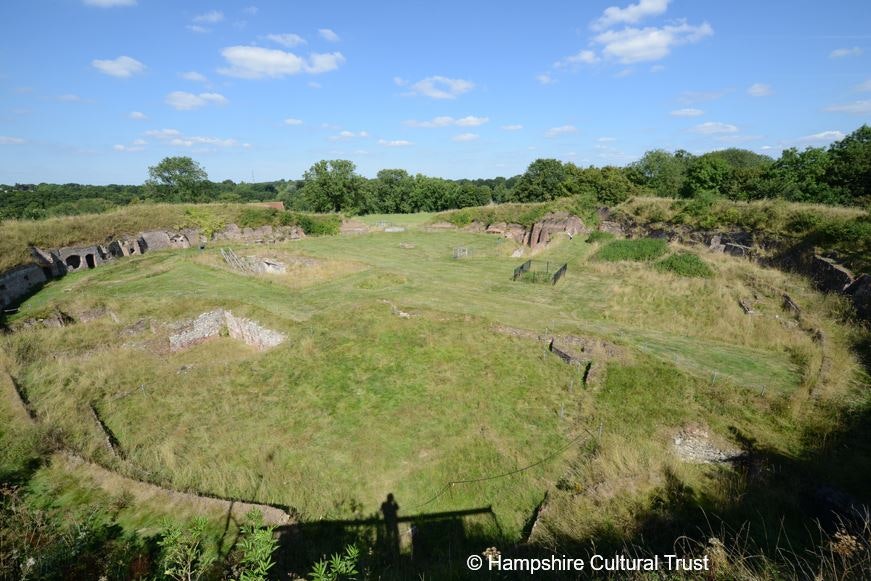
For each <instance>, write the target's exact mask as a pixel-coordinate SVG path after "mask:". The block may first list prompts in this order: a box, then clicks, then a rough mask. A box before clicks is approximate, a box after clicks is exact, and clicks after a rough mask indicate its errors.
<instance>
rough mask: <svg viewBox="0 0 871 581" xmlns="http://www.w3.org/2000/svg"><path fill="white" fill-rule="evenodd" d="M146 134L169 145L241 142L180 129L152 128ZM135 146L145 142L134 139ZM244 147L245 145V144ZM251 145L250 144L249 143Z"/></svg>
mask: <svg viewBox="0 0 871 581" xmlns="http://www.w3.org/2000/svg"><path fill="white" fill-rule="evenodd" d="M145 135H147V136H149V137H154V138H155V139H159V140H160V141H162V142H164V143H165V144H167V145H171V146H173V147H193V146H195V145H199V146H209V145H212V146H215V147H236V146H238V145H240V144H239V142H238V141H236V140H235V139H223V138H220V137H203V136H200V135H191V136H188V135H183V134H182V133H181V131H179V130H178V129H152V130H150V131H146V132H145ZM133 145H134V146H138V145H144V142H139V141H134V142H133ZM243 147H244V145H243ZM249 147H250V144H249Z"/></svg>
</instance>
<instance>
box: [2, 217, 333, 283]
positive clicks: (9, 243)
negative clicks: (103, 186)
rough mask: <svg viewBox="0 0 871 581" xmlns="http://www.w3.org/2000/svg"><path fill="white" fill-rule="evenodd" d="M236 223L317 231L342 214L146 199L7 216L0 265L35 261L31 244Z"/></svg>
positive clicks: (206, 228)
mask: <svg viewBox="0 0 871 581" xmlns="http://www.w3.org/2000/svg"><path fill="white" fill-rule="evenodd" d="M234 223H235V224H239V225H240V226H241V225H244V226H251V227H256V226H263V225H266V224H272V225H276V226H278V225H285V226H286V225H297V226H299V227H300V228H302V229H303V231H305V232H306V234H311V235H315V236H316V235H320V234H336V233H337V232H338V229H339V224H340V223H341V216H337V215H331V214H306V213H302V212H282V211H280V210H275V209H272V208H258V207H251V206H247V205H244V204H203V205H185V204H142V205H137V206H127V207H124V208H117V209H114V210H111V211H109V212H106V213H104V214H86V215H82V216H69V217H64V218H50V219H48V220H5V221H3V222H0V271H3V270H6V269H8V268H11V267H13V266H16V265H19V264H24V263H26V262H30V261H31V256H30V252H29V251H28V246H31V245H33V246H38V247H40V248H45V249H49V248H60V247H62V246H75V245H80V244H81V245H85V244H94V243H95V242H100V241H106V240H111V239H114V238H118V237H121V236H132V235H135V234H138V233H139V232H143V231H146V230H153V229H157V228H170V229H180V228H199V229H201V230H203V232H204V233H205V234H207V235H208V234H210V233H213V232H216V231H218V230H220V229H222V228H223V227H224V226H225V225H227V224H234Z"/></svg>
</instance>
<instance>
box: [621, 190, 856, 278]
mask: <svg viewBox="0 0 871 581" xmlns="http://www.w3.org/2000/svg"><path fill="white" fill-rule="evenodd" d="M615 211H616V212H617V214H618V215H619V214H625V215H628V216H631V217H632V218H633V219H637V220H640V221H642V222H647V223H667V224H675V225H680V224H684V225H687V226H691V227H693V228H701V229H738V230H744V231H747V232H755V233H759V234H764V235H769V236H774V237H781V238H786V239H790V240H794V241H796V242H798V241H800V240H807V241H809V242H810V243H811V244H814V245H817V246H819V247H821V248H824V249H826V250H834V251H836V252H838V253H839V254H840V255H841V256H842V258H843V259H844V260H845V261H846V262H847V263H848V264H849V265H850V266H851V267H852V268H855V269H857V270H860V271H862V270H869V269H871V216H869V215H868V213H867V212H866V211H864V210H862V209H859V208H846V207H837V206H825V205H816V204H796V203H789V202H785V201H783V200H764V201H757V202H732V201H728V200H722V199H702V200H675V199H671V198H649V197H639V198H633V199H631V200H629V201H627V202H625V203H623V204H621V205H620V206H618V207H617V208H616V209H615Z"/></svg>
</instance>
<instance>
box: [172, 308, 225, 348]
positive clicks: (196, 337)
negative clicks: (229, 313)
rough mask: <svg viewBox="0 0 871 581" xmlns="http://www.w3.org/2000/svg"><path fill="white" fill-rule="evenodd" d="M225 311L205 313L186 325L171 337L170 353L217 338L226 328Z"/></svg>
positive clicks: (218, 310)
mask: <svg viewBox="0 0 871 581" xmlns="http://www.w3.org/2000/svg"><path fill="white" fill-rule="evenodd" d="M224 324H225V323H224V311H223V310H222V309H217V310H214V311H209V312H207V313H203V314H202V315H200V316H199V317H197V318H196V319H194V320H193V321H189V322H187V323H184V324H183V325H182V326H181V329H179V330H178V332H177V333H174V334H172V335H170V336H169V349H170V351H173V352H175V351H181V350H182V349H187V348H188V347H190V346H192V345H196V344H197V343H202V342H203V341H205V340H207V339H210V338H212V337H217V336H218V335H220V334H221V329H222V328H223V327H224Z"/></svg>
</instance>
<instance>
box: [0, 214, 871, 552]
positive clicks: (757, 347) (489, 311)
mask: <svg viewBox="0 0 871 581" xmlns="http://www.w3.org/2000/svg"><path fill="white" fill-rule="evenodd" d="M394 223H398V221H394ZM418 225H424V224H423V222H418ZM400 242H408V243H410V244H411V245H413V248H409V247H405V248H403V247H400V246H399V243H400ZM615 242H618V241H615ZM615 242H612V243H611V244H613V243H615ZM633 242H635V241H633ZM457 246H467V247H470V248H473V249H474V252H473V253H472V254H471V256H469V257H468V258H466V259H463V260H455V259H453V258H452V255H453V248H455V247H457ZM663 247H664V244H663ZM604 248H607V246H605V247H604ZM511 249H513V244H512V243H511V242H508V241H506V240H504V239H501V238H499V237H495V236H486V235H475V234H470V233H464V232H426V231H422V230H419V229H417V228H416V227H415V225H414V224H409V230H408V231H407V232H404V233H402V234H399V235H397V234H386V233H377V234H366V235H358V236H354V237H321V238H312V239H306V240H304V241H301V242H298V243H293V244H286V245H278V246H276V247H270V248H269V249H268V250H267V249H263V248H252V249H245V248H243V247H241V246H240V247H237V252H238V253H239V254H245V253H260V252H269V253H271V254H275V253H278V254H279V255H280V256H279V258H281V257H285V258H287V259H290V258H292V257H295V256H299V257H307V258H313V259H316V260H317V261H319V262H318V264H319V265H320V266H318V267H317V268H316V269H314V270H307V269H305V268H300V269H299V270H294V271H293V272H292V273H291V274H290V275H288V276H290V277H294V278H293V281H292V282H290V281H288V280H286V279H285V280H282V279H281V278H280V277H279V278H270V277H268V276H250V275H243V274H239V273H236V272H233V271H231V270H229V269H227V268H226V267H225V266H224V265H223V264H222V263H221V261H220V259H219V258H218V255H217V254H216V250H207V251H206V252H205V253H201V252H199V251H196V250H191V251H184V252H159V253H153V254H150V255H144V256H141V257H135V258H131V259H125V260H120V261H117V262H115V263H113V264H109V265H106V266H103V267H101V268H99V269H95V270H92V271H87V272H81V273H75V274H72V275H69V276H67V277H65V278H64V279H61V280H58V281H54V282H52V283H50V284H48V285H47V286H46V287H45V289H43V290H42V291H41V292H40V293H38V294H37V295H35V296H34V297H32V298H31V299H30V300H28V301H27V302H26V303H25V304H24V305H23V306H22V309H21V311H20V313H19V314H18V315H16V316H15V317H14V318H13V321H12V324H13V325H14V324H16V323H18V322H20V321H21V319H24V318H27V317H32V316H34V315H35V314H38V313H41V312H46V311H47V310H49V309H51V308H54V307H58V308H61V309H63V310H64V311H66V312H70V313H73V314H74V313H76V312H80V311H82V310H85V309H89V308H93V307H94V306H96V305H102V306H105V307H106V308H108V309H110V310H111V311H112V312H114V313H115V314H116V315H117V317H118V322H114V321H112V320H111V319H110V318H108V317H107V318H104V319H101V320H98V321H94V322H91V323H87V324H78V325H73V326H70V327H66V328H62V329H34V330H26V331H21V332H18V333H15V334H12V335H8V336H4V337H0V348H2V352H3V353H5V354H6V357H7V358H8V361H7V362H6V363H5V365H6V366H7V368H9V369H10V370H11V371H12V372H13V373H14V374H15V375H16V377H18V378H19V380H20V381H21V382H22V384H23V385H24V386H25V388H26V389H27V390H28V393H29V394H30V396H31V398H32V400H33V402H34V406H35V407H36V408H37V409H38V410H39V412H40V413H41V414H42V415H43V416H44V417H45V418H46V420H47V422H49V424H50V425H52V426H53V427H54V428H55V429H56V430H58V431H59V432H60V435H61V437H62V439H63V441H64V442H65V443H66V445H68V446H70V447H72V448H74V449H76V450H79V451H81V452H82V453H83V454H85V455H87V456H90V457H93V458H95V459H98V460H100V461H102V462H106V463H109V464H113V465H114V466H115V467H116V468H117V469H118V470H121V471H128V472H129V473H131V474H132V473H134V472H135V471H137V470H139V471H142V470H144V471H146V472H147V473H148V474H149V476H150V477H151V478H154V479H155V480H158V481H160V482H164V483H166V484H168V485H171V486H173V487H177V488H181V489H193V490H200V491H204V492H210V493H215V494H223V495H231V496H241V497H246V498H251V499H253V500H260V501H266V502H276V503H280V504H287V505H290V506H293V507H296V508H298V509H299V510H300V511H301V513H302V514H303V515H304V518H306V519H313V520H316V519H318V518H355V517H357V516H360V515H361V514H363V515H365V514H370V513H371V512H373V511H374V510H376V509H377V506H378V503H380V501H381V500H383V498H384V496H385V495H386V493H388V492H393V493H394V494H395V495H396V497H397V499H398V501H399V502H400V505H401V506H402V510H403V514H409V513H414V512H433V511H438V510H453V509H461V508H470V507H478V506H487V505H492V506H493V508H494V511H495V513H496V516H497V519H498V522H499V523H500V525H501V526H502V528H503V532H504V533H505V534H507V535H508V536H510V537H512V538H518V536H519V534H520V531H521V529H522V528H523V524H524V522H525V521H526V519H527V518H528V517H529V516H530V515H531V514H532V511H533V509H534V508H535V506H536V505H537V504H538V503H539V502H540V501H541V499H542V497H543V494H544V491H546V490H547V491H551V493H553V492H554V487H555V486H556V483H557V482H561V481H562V482H563V484H564V485H565V486H567V487H568V489H567V490H565V491H564V492H565V494H562V493H560V494H556V493H553V494H552V496H550V497H549V498H552V499H553V500H552V502H553V503H554V504H553V505H552V506H553V508H552V509H551V510H550V511H549V516H548V517H547V519H546V520H547V527H548V530H551V531H552V534H553V537H552V538H553V539H558V538H566V536H567V537H570V538H575V539H580V538H585V535H587V534H589V533H591V532H595V531H600V530H602V529H603V528H604V529H607V530H611V531H615V534H619V535H630V534H631V533H632V531H633V530H634V526H635V525H634V517H635V516H636V515H637V514H638V512H639V511H641V510H644V509H646V508H648V507H649V506H650V503H651V502H652V501H651V498H652V497H653V496H654V495H655V491H656V490H657V489H658V488H659V487H661V486H663V485H664V474H666V472H667V471H670V472H671V473H673V474H676V475H677V477H678V478H679V479H681V480H682V481H683V482H686V483H687V485H689V486H694V487H698V488H699V489H707V488H710V487H712V486H713V485H712V484H711V482H710V478H709V476H708V475H706V472H705V471H704V470H703V469H701V468H698V467H694V466H687V465H684V464H681V463H679V462H677V461H676V460H675V458H674V457H673V455H672V453H671V451H670V450H671V448H670V442H671V437H672V436H673V434H674V432H675V431H676V430H678V429H680V428H681V427H682V426H685V425H687V424H702V425H705V426H708V427H709V428H710V430H711V432H712V433H714V434H716V435H717V436H718V437H719V438H723V439H726V440H728V439H729V438H730V433H731V432H730V428H737V429H738V430H739V431H740V432H741V433H744V434H747V435H748V436H749V437H752V438H753V439H754V440H755V441H756V442H758V444H759V445H760V446H765V447H766V448H768V449H773V450H777V451H778V452H780V453H782V454H784V455H785V456H791V457H797V456H800V455H802V454H804V453H805V452H806V450H807V447H808V446H809V445H810V444H809V442H808V441H807V440H806V438H805V436H806V431H805V428H807V427H808V426H809V425H816V424H817V423H818V422H819V423H825V422H829V421H830V419H831V416H830V415H829V413H828V412H825V411H824V410H823V409H822V408H823V407H824V406H833V407H837V406H838V405H840V403H839V402H841V401H842V400H843V398H846V397H850V394H851V393H852V390H855V389H858V386H859V383H858V382H856V381H855V380H856V377H857V375H856V373H857V369H858V368H859V365H858V362H857V361H856V358H855V356H854V355H853V354H852V353H851V351H850V349H849V345H850V344H851V342H852V341H853V340H854V339H855V335H856V333H857V331H856V330H854V329H851V328H849V327H846V326H844V325H843V324H841V323H840V322H839V320H840V314H841V313H842V312H843V310H842V308H843V306H842V305H841V303H840V302H839V301H838V299H837V298H834V297H826V296H822V295H820V294H818V293H816V292H814V291H813V290H811V288H810V286H809V284H808V283H807V282H806V281H804V280H802V279H799V278H796V277H793V276H790V275H786V274H783V273H780V272H777V271H773V270H766V269H761V268H758V267H757V266H754V265H752V264H750V263H748V262H746V261H741V260H739V259H735V258H732V257H728V256H715V255H711V257H710V258H706V261H710V262H711V264H712V265H713V266H714V269H713V270H714V274H713V276H712V277H710V278H701V277H675V276H674V275H673V274H671V273H667V272H660V271H659V270H658V269H656V268H649V267H646V266H641V265H639V264H637V263H633V262H631V261H619V262H609V261H601V260H591V257H592V256H595V255H594V254H593V253H594V252H595V250H596V247H595V246H591V245H589V244H586V243H584V242H583V241H582V240H581V239H580V238H578V237H576V238H575V239H574V240H567V239H560V240H558V241H556V242H555V243H554V244H553V245H552V246H551V247H550V248H548V249H547V250H546V251H544V252H543V253H542V254H541V255H539V256H537V257H536V258H537V259H542V260H550V261H552V262H556V263H560V264H561V263H562V262H567V263H568V274H567V276H566V277H565V278H564V279H563V281H562V282H561V283H560V284H559V285H557V286H556V287H550V286H547V285H526V284H521V283H517V282H513V281H512V280H511V273H512V270H513V268H514V266H516V263H517V259H512V258H510V256H509V254H510V250H511ZM600 251H601V249H600ZM349 265H352V266H349ZM784 291H785V292H789V294H790V296H792V297H793V298H794V299H795V300H796V301H797V302H799V304H801V305H802V307H803V309H804V311H805V313H806V315H805V316H806V317H807V320H808V321H809V322H810V323H812V324H813V325H815V326H818V327H820V328H822V329H823V330H824V331H825V332H826V335H827V341H828V344H829V347H828V348H829V349H830V353H829V356H830V357H831V361H832V366H833V369H834V372H833V373H832V376H831V377H830V379H829V380H828V383H827V384H826V385H825V386H816V385H812V384H811V382H812V379H810V378H811V377H812V376H813V367H814V365H815V364H816V363H818V357H819V347H818V346H817V345H816V344H815V343H814V341H813V339H812V338H811V336H810V335H809V334H808V333H807V332H805V331H803V330H802V329H801V328H798V327H797V326H790V325H786V324H784V323H783V320H784V319H786V318H788V315H787V314H785V313H784V312H783V311H782V309H781V306H780V301H781V294H782V292H784ZM745 297H756V298H755V299H754V301H755V307H754V308H755V309H756V310H757V311H758V312H759V313H760V314H761V315H760V316H754V317H748V316H746V315H744V314H743V312H742V311H741V309H740V307H739V305H738V299H741V298H745ZM215 307H223V308H229V309H231V310H233V311H234V313H238V314H242V315H245V316H248V317H251V318H253V319H255V320H258V321H260V322H262V323H263V324H265V325H266V326H268V327H270V328H274V329H277V330H280V331H283V332H285V333H287V334H288V342H287V343H286V344H284V345H282V346H280V347H278V348H276V349H273V350H271V351H268V352H265V353H257V352H255V351H253V350H252V349H250V348H248V347H245V346H242V345H239V344H238V343H236V342H234V341H232V340H230V339H228V338H219V339H216V340H214V341H212V342H209V343H205V344H203V345H199V346H196V347H194V348H192V349H190V350H188V351H184V352H181V353H177V354H169V353H167V351H166V348H165V346H166V337H167V335H168V333H169V329H168V327H167V326H166V325H168V324H170V323H173V322H175V321H178V320H180V319H186V318H191V317H193V316H196V315H197V314H199V313H201V312H203V311H206V310H209V309H211V308H215ZM394 308H395V309H398V310H401V311H403V312H406V313H409V314H410V315H411V317H410V318H402V317H400V316H397V314H395V311H394ZM139 319H145V320H148V321H152V322H153V323H154V324H153V325H152V327H153V331H152V330H146V331H143V332H141V333H139V334H136V335H133V336H127V335H124V336H122V335H121V334H120V332H121V331H122V329H124V328H125V327H127V326H129V325H131V324H132V323H134V322H136V321H137V320H139ZM494 324H499V325H507V326H512V327H519V328H523V329H529V330H531V331H533V332H538V333H543V332H544V331H545V329H547V330H548V331H550V332H555V333H565V334H576V335H582V336H595V337H600V338H605V339H607V340H610V341H611V342H613V343H615V344H617V345H619V346H621V347H622V349H623V350H624V351H625V353H626V355H625V357H617V358H614V359H611V360H608V361H600V362H598V363H599V364H601V365H602V366H604V367H606V368H607V373H606V375H605V381H604V383H603V384H602V385H600V386H599V387H598V388H596V389H593V388H587V389H585V388H582V387H581V384H580V377H579V376H578V374H577V370H576V369H574V368H572V367H571V366H567V365H564V364H563V363H562V362H561V361H560V360H559V359H558V358H557V357H555V356H553V355H551V354H548V353H546V352H545V350H544V345H543V344H542V343H538V342H536V341H534V340H530V339H523V338H514V337H510V336H505V335H501V334H498V333H495V332H494V331H493V329H492V327H493V325H494ZM799 355H802V356H799ZM812 388H819V389H818V390H817V395H816V398H811V397H809V393H810V390H811V389H812ZM90 403H93V404H94V405H96V406H97V407H98V409H99V410H100V412H101V414H102V415H103V416H104V417H105V419H106V421H107V423H108V425H109V426H110V427H111V428H112V430H113V431H114V432H115V434H116V435H117V436H118V438H119V440H120V441H121V443H122V446H123V447H124V449H125V451H126V453H127V454H128V456H129V458H130V461H129V463H125V462H117V461H115V460H112V459H111V458H109V457H107V455H106V452H105V448H104V445H103V444H102V440H101V435H100V434H99V432H98V430H97V429H96V426H94V425H93V422H92V421H91V420H90V418H89V416H88V411H87V405H88V404H90ZM588 430H589V433H591V434H593V436H591V437H590V438H586V437H585V438H584V439H583V441H582V443H581V445H578V446H576V447H572V448H571V449H569V450H567V451H566V452H565V453H564V454H560V455H558V456H556V457H554V458H553V459H552V460H551V461H549V462H546V463H544V464H542V465H541V466H538V467H536V468H535V469H533V470H529V471H526V472H523V473H521V474H518V475H515V476H511V477H507V478H501V479H496V480H493V481H489V482H487V483H480V484H472V485H463V486H457V487H454V488H452V489H451V490H450V493H448V494H445V495H443V496H441V497H439V498H438V499H436V500H435V501H433V502H432V503H429V504H425V505H424V503H425V502H426V501H427V500H428V499H430V498H432V496H433V495H435V494H436V493H437V492H438V491H439V490H440V488H441V487H442V486H443V485H444V483H445V482H447V481H449V480H456V479H466V478H476V477H481V476H486V475H491V474H499V473H502V472H510V471H511V470H513V469H516V468H518V467H522V466H525V465H528V464H530V463H533V462H535V461H536V460H537V459H539V458H542V457H545V456H547V455H548V454H549V453H550V452H552V451H553V450H555V449H558V448H559V447H560V446H561V445H563V444H564V443H565V442H567V441H569V440H571V439H572V438H574V437H576V436H578V435H580V434H587V431H588ZM3 437H4V438H5V437H6V436H5V434H4V435H3ZM216 467H220V469H219V470H218V469H216ZM46 478H53V477H51V476H46ZM70 502H73V501H72V500H70ZM549 502H550V501H549ZM421 505H423V506H421ZM131 510H133V511H134V512H133V513H131V515H130V516H129V518H130V519H131V522H132V521H134V520H135V519H137V518H142V519H145V520H143V522H145V521H146V520H147V519H146V517H145V516H144V515H140V516H136V514H135V508H133V509H131ZM142 510H143V511H148V510H150V509H148V508H147V507H146V508H143V509H142ZM488 526H489V525H488ZM494 534H495V532H494ZM337 548H339V547H337Z"/></svg>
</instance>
